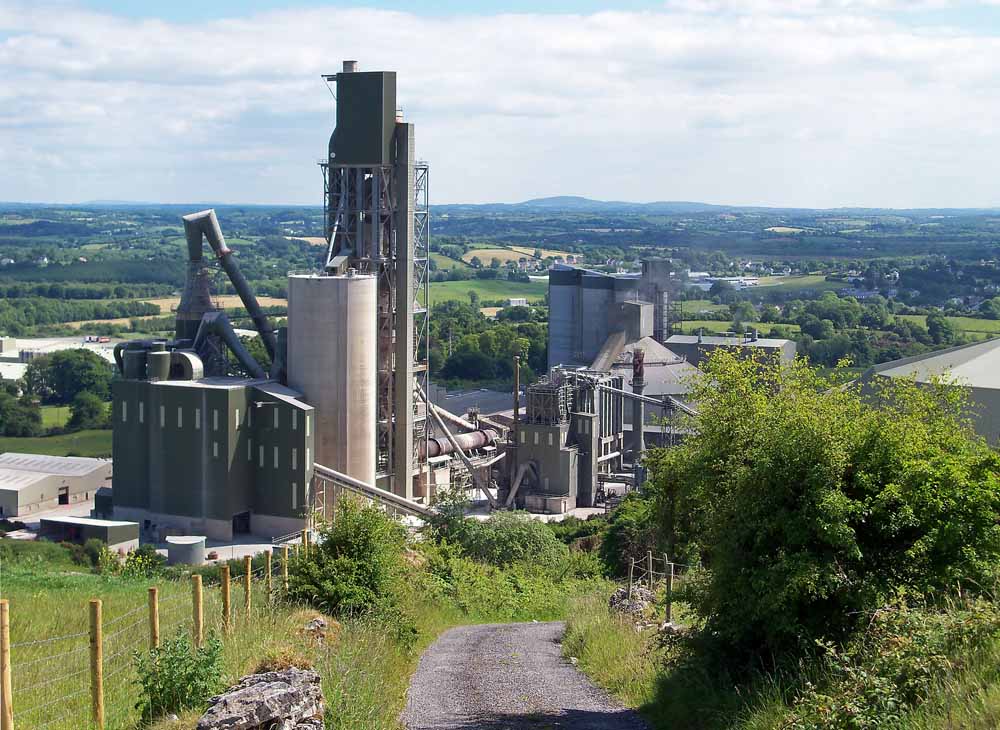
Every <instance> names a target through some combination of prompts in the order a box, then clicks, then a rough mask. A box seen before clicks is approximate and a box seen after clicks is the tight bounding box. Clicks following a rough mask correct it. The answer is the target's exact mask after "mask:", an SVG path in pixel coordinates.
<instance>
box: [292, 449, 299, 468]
mask: <svg viewBox="0 0 1000 730" xmlns="http://www.w3.org/2000/svg"><path fill="white" fill-rule="evenodd" d="M298 468H299V450H298V449H292V471H295V470H296V469H298Z"/></svg>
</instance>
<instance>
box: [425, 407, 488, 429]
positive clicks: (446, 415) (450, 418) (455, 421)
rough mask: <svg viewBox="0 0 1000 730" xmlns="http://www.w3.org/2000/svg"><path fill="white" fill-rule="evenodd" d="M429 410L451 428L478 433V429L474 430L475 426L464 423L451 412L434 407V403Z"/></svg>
mask: <svg viewBox="0 0 1000 730" xmlns="http://www.w3.org/2000/svg"><path fill="white" fill-rule="evenodd" d="M431 408H433V409H434V412H435V413H437V414H438V415H439V416H441V418H443V419H444V420H446V421H447V422H448V423H450V424H452V425H453V426H457V427H458V428H460V429H462V430H463V431H478V430H479V429H477V428H476V426H475V424H472V423H470V422H469V421H466V420H465V419H464V418H462V417H461V416H456V415H455V414H454V413H452V412H451V411H446V410H445V409H444V408H442V407H441V406H438V405H435V404H434V403H431Z"/></svg>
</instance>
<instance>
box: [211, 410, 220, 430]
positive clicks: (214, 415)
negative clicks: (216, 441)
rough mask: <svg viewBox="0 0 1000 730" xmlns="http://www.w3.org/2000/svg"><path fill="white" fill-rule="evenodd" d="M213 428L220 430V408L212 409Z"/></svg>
mask: <svg viewBox="0 0 1000 730" xmlns="http://www.w3.org/2000/svg"><path fill="white" fill-rule="evenodd" d="M212 430H213V431H218V430H219V409H218V408H215V409H213V410H212Z"/></svg>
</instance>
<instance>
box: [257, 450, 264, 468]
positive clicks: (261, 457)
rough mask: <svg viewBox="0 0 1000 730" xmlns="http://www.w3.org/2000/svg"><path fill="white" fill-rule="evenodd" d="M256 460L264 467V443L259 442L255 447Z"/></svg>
mask: <svg viewBox="0 0 1000 730" xmlns="http://www.w3.org/2000/svg"><path fill="white" fill-rule="evenodd" d="M257 462H258V464H259V465H260V467H261V468H262V469H263V468H264V445H263V444H261V445H260V446H259V447H258V449H257Z"/></svg>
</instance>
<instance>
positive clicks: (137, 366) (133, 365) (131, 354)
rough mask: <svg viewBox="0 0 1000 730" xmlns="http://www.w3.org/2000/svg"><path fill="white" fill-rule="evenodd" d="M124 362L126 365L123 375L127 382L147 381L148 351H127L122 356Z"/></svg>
mask: <svg viewBox="0 0 1000 730" xmlns="http://www.w3.org/2000/svg"><path fill="white" fill-rule="evenodd" d="M122 362H123V363H124V370H125V372H124V373H123V375H124V377H125V379H126V380H145V379H146V351H145V350H128V349H126V350H125V352H124V354H123V355H122Z"/></svg>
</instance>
